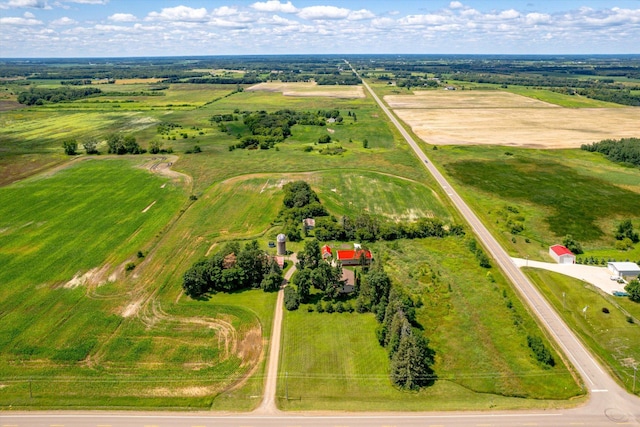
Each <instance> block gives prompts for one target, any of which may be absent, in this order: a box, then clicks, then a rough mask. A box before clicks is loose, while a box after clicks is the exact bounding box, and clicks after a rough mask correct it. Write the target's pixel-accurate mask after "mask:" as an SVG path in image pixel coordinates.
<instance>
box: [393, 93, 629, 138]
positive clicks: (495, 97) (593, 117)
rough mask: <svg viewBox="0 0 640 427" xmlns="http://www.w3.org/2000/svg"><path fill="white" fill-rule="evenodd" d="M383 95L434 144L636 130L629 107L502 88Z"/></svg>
mask: <svg viewBox="0 0 640 427" xmlns="http://www.w3.org/2000/svg"><path fill="white" fill-rule="evenodd" d="M542 98H543V97H542ZM384 99H385V101H386V102H387V103H388V104H389V106H390V107H391V108H392V109H393V110H394V111H395V113H396V114H397V115H398V117H400V118H401V119H402V120H403V121H404V122H405V123H407V124H408V125H409V126H410V127H411V128H412V130H413V131H414V132H415V133H416V135H418V137H420V138H421V139H422V140H424V141H426V142H428V143H430V144H435V145H454V144H455V145H467V144H471V145H476V144H488V145H506V146H519V147H531V148H572V147H580V145H582V144H588V143H592V142H595V141H599V140H601V139H607V138H625V137H633V136H635V135H636V132H637V119H636V117H637V114H638V111H637V109H636V108H633V107H627V108H561V109H560V108H558V107H557V106H555V105H553V104H549V103H546V102H541V101H538V100H535V99H532V98H529V97H526V96H519V95H515V94H510V93H507V92H502V91H421V92H416V94H415V95H404V96H403V95H389V96H385V98H384ZM461 123H463V124H464V126H460V124H461Z"/></svg>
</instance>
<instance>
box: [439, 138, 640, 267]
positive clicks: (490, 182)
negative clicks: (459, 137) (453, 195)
mask: <svg viewBox="0 0 640 427" xmlns="http://www.w3.org/2000/svg"><path fill="white" fill-rule="evenodd" d="M505 153H509V154H505ZM430 155H431V156H433V157H434V159H437V160H438V162H439V163H440V164H442V166H443V169H444V171H446V173H447V174H448V175H449V176H450V177H451V178H452V179H453V180H454V182H456V183H457V184H458V191H460V192H461V193H462V194H464V197H465V199H466V200H467V201H468V203H470V204H471V206H473V207H474V210H475V211H476V213H477V214H478V215H479V216H480V217H481V218H483V219H484V222H485V224H487V225H488V226H489V227H492V228H494V230H495V231H496V233H495V234H496V235H498V236H499V237H500V238H501V241H502V243H503V246H504V247H505V248H506V249H507V250H508V251H510V252H511V253H513V254H517V255H519V256H525V255H528V256H531V257H534V258H536V259H540V260H548V258H547V255H546V254H547V252H548V247H549V246H550V245H552V244H556V243H559V242H561V240H562V238H563V237H564V236H565V235H567V234H571V235H572V236H573V237H574V238H575V239H577V240H578V241H580V242H582V244H583V247H584V249H585V250H586V255H590V251H591V250H600V249H612V248H613V247H614V244H615V239H614V236H613V231H614V228H615V226H616V224H617V223H618V222H620V221H621V220H623V219H627V218H629V219H632V220H634V221H636V223H637V221H638V220H640V216H639V212H640V171H639V170H638V169H636V168H625V167H622V166H620V165H617V164H615V163H612V162H609V161H608V160H606V159H605V158H603V157H602V156H601V155H599V154H594V153H588V152H585V151H575V150H574V151H568V150H561V151H555V150H553V151H540V150H527V149H511V148H510V149H509V150H506V149H505V148H504V147H480V146H478V147H441V149H439V150H435V151H432V152H431V153H430ZM564 183H569V184H568V185H570V187H569V188H570V191H567V190H566V187H565V184H564ZM532 188H535V191H531V189H532ZM506 206H513V207H515V208H516V209H518V210H519V213H518V214H517V215H519V216H522V217H523V219H524V221H523V223H524V230H523V231H522V232H521V233H520V234H519V235H515V236H514V235H512V234H511V233H510V229H509V228H508V221H509V215H508V212H507V211H506ZM513 215H514V214H513V213H512V214H511V216H513ZM512 237H513V238H514V239H515V240H516V243H514V242H513V241H512ZM525 238H528V239H530V241H531V243H525V242H524V239H525ZM613 252H617V254H616V253H613ZM611 255H612V257H613V258H617V259H618V260H624V259H626V258H628V257H629V254H628V253H627V252H623V251H612V252H611Z"/></svg>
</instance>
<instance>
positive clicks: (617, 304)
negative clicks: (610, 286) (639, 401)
mask: <svg viewBox="0 0 640 427" xmlns="http://www.w3.org/2000/svg"><path fill="white" fill-rule="evenodd" d="M527 274H528V276H529V277H530V278H531V279H533V281H534V282H535V283H536V285H537V286H538V288H539V289H540V290H541V291H542V293H543V294H544V295H545V297H546V298H547V300H548V301H549V302H551V304H552V305H553V306H554V307H555V309H556V311H557V312H558V313H560V315H561V316H562V318H563V319H564V321H565V322H566V323H567V324H568V325H569V326H570V327H571V329H572V330H573V331H575V332H577V333H578V336H579V337H580V338H581V339H582V341H583V342H584V343H585V344H586V345H587V346H588V347H589V348H590V349H591V351H592V352H593V353H594V354H596V355H597V356H598V358H599V359H600V360H601V361H603V362H604V364H605V365H606V366H608V367H609V370H610V371H611V372H612V374H613V375H614V376H615V377H617V378H618V380H619V381H620V382H621V383H622V384H623V385H624V387H625V388H626V389H627V390H628V391H631V389H632V386H633V364H634V363H637V361H638V360H640V346H638V342H640V324H639V323H640V304H637V303H633V302H631V301H629V299H628V298H616V297H612V296H611V295H607V294H604V293H603V292H601V291H600V290H599V289H596V288H594V287H593V286H591V285H589V284H587V283H585V282H582V281H580V280H577V279H573V278H570V277H567V276H563V275H561V274H557V273H553V272H550V271H544V270H537V269H527ZM563 295H564V298H563ZM563 299H564V301H563ZM587 306H588V307H589V308H588V309H587V312H586V314H583V312H582V310H583V308H584V307H587ZM604 308H606V309H608V310H609V313H604V312H603V311H602V310H603V309H604ZM629 318H633V319H634V323H629V321H628V319H629ZM636 392H637V393H640V391H638V390H637V387H636Z"/></svg>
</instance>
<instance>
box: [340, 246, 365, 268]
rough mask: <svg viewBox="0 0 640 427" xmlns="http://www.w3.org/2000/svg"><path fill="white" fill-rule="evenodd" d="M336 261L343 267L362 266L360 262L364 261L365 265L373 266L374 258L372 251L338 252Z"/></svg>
mask: <svg viewBox="0 0 640 427" xmlns="http://www.w3.org/2000/svg"><path fill="white" fill-rule="evenodd" d="M336 259H337V260H338V261H340V263H341V264H342V265H360V260H361V259H364V262H365V264H367V265H368V264H371V260H372V259H373V257H372V256H371V251H369V250H366V249H356V250H338V251H337V256H336Z"/></svg>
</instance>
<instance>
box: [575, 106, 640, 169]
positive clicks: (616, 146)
mask: <svg viewBox="0 0 640 427" xmlns="http://www.w3.org/2000/svg"><path fill="white" fill-rule="evenodd" d="M639 105H640V104H639ZM580 148H582V149H583V150H585V151H591V152H596V153H602V154H604V155H605V156H607V158H608V159H609V160H611V161H612V162H616V163H627V164H631V165H634V166H640V138H622V139H604V140H602V141H600V142H594V143H593V144H582V146H581V147H580Z"/></svg>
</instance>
